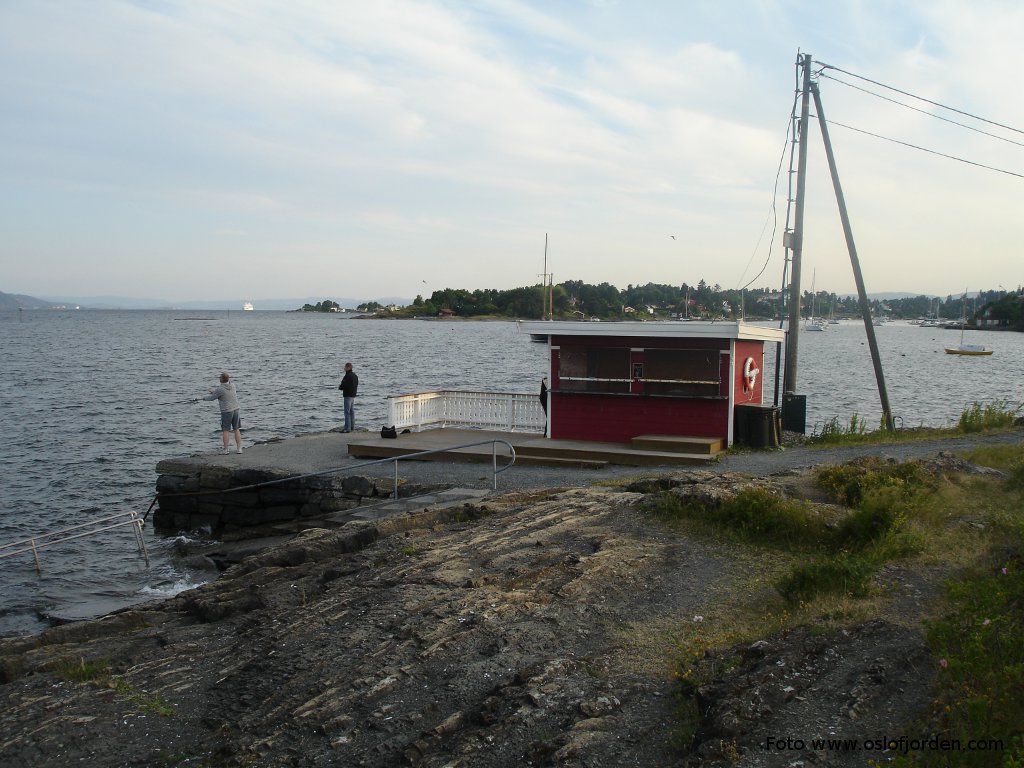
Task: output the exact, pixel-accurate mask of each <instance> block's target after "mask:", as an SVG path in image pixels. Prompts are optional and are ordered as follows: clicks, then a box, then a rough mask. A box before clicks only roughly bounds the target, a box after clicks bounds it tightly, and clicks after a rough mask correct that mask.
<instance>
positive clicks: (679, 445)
mask: <svg viewBox="0 0 1024 768" xmlns="http://www.w3.org/2000/svg"><path fill="white" fill-rule="evenodd" d="M630 445H632V446H633V448H634V449H636V450H638V451H657V452H667V453H692V454H699V455H707V456H714V455H715V454H716V453H719V452H720V451H721V450H722V447H723V446H722V439H721V438H720V437H685V436H683V435H637V436H636V437H634V438H633V439H632V440H630Z"/></svg>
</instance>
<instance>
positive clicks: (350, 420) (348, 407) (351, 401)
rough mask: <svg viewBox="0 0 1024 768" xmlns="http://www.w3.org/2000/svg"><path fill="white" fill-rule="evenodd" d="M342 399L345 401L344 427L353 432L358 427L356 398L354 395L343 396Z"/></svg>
mask: <svg viewBox="0 0 1024 768" xmlns="http://www.w3.org/2000/svg"><path fill="white" fill-rule="evenodd" d="M342 400H344V401H345V426H344V427H343V429H344V430H345V431H346V432H351V431H352V430H353V429H355V428H356V411H355V404H356V399H355V398H354V397H343V398H342Z"/></svg>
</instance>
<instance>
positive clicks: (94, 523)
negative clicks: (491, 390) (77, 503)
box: [0, 438, 516, 574]
mask: <svg viewBox="0 0 1024 768" xmlns="http://www.w3.org/2000/svg"><path fill="white" fill-rule="evenodd" d="M498 443H502V444H504V445H505V446H506V447H507V448H508V451H509V457H510V460H509V462H508V463H507V464H505V465H503V466H501V467H499V466H498V451H497V446H498ZM487 444H490V446H491V485H492V488H493V489H494V490H498V475H500V474H501V473H502V472H504V471H505V470H507V469H509V468H510V467H511V466H512V465H513V464H515V463H516V449H515V448H514V447H513V446H512V443H510V442H508V441H507V440H502V439H500V438H494V439H491V440H478V441H476V442H473V443H463V444H461V445H452V446H448V447H447V448H435V449H432V450H429V451H417V452H416V453H407V454H404V455H402V456H392V457H391V458H388V459H374V460H373V461H364V462H360V463H359V464H349V465H346V466H344V467H336V468H334V469H327V470H324V471H322V472H310V473H308V474H304V475H292V476H291V477H283V478H279V479H277V480H267V481H264V482H261V483H254V484H252V485H245V486H237V487H235V488H225V489H224V490H219V491H215V493H230V492H233V491H241V490H246V489H250V488H256V487H259V486H266V485H274V484H277V483H284V482H288V481H290V480H298V479H301V478H303V477H319V476H321V475H329V474H333V473H336V472H344V471H348V470H352V469H361V468H362V467H370V466H374V465H379V464H387V463H388V462H393V463H394V465H395V487H394V490H393V491H392V498H394V499H397V498H398V462H400V461H404V460H406V459H417V458H421V457H423V456H430V455H431V454H436V453H445V452H447V451H454V450H458V449H460V448H474V447H476V446H478V445H487ZM200 493H202V492H200ZM160 495H161V494H157V496H158V497H159V496H160ZM167 495H169V496H179V495H182V496H184V495H199V494H167ZM121 517H126V518H127V519H126V520H121V521H120V522H116V523H110V524H109V525H101V523H108V522H110V521H111V520H117V519H118V518H121ZM126 525H130V526H132V531H133V532H134V533H135V543H136V545H137V546H138V548H139V552H140V553H142V555H143V557H145V558H146V565H147V567H148V566H149V552H148V550H147V549H146V539H145V536H144V535H143V528H144V526H145V518H143V517H139V516H138V515H137V514H136V513H135V512H134V511H129V512H117V513H115V514H113V515H108V516H107V517H100V518H97V519H95V520H90V521H89V522H86V523H78V524H77V525H69V526H67V527H66V528H58V529H57V530H55V531H50V532H48V533H43V534H40V535H39V536H32V537H29V538H27V539H21V540H19V541H14V542H11V543H10V544H2V545H0V560H2V559H4V558H6V557H13V556H14V555H22V554H25V553H27V552H31V553H32V556H33V557H34V558H35V563H36V572H37V573H39V574H42V565H41V563H40V562H39V550H40V549H45V548H46V547H52V546H54V545H56V544H63V543H65V542H68V541H73V540H75V539H82V538H85V537H87V536H94V535H96V534H97V533H102V532H104V531H110V530H113V529H115V528H121V527H123V526H126ZM72 531H78V533H74V534H72V535H67V534H69V533H71V532H72ZM4 550H8V551H4Z"/></svg>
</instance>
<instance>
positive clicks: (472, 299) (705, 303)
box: [303, 280, 1024, 330]
mask: <svg viewBox="0 0 1024 768" xmlns="http://www.w3.org/2000/svg"><path fill="white" fill-rule="evenodd" d="M783 298H784V297H783V294H782V291H779V290H772V289H769V288H754V289H747V290H745V291H739V290H735V289H727V288H722V287H721V286H720V285H717V284H715V285H709V284H708V283H706V282H705V281H704V280H700V281H698V283H697V284H696V285H689V284H687V283H682V284H681V285H679V284H674V285H669V284H665V283H647V284H645V285H632V284H630V285H627V286H626V287H625V288H622V289H620V288H617V287H616V286H614V285H611V284H610V283H607V282H605V283H599V284H597V285H594V284H591V283H586V282H583V281H582V280H567V281H565V282H562V283H558V284H556V285H545V286H542V285H532V286H524V287H520V288H511V289H507V290H499V289H495V288H478V289H476V290H472V291H471V290H467V289H464V288H444V289H442V290H438V291H434V292H433V293H431V294H430V296H429V297H427V298H424V297H423V296H417V297H416V298H415V299H414V300H413V302H412V304H410V305H408V306H405V307H400V308H384V307H382V306H381V305H380V304H378V303H377V302H366V303H365V304H361V305H360V306H359V307H358V309H359V310H360V311H364V312H376V313H377V314H385V315H389V316H394V317H422V316H430V317H434V316H437V315H451V316H455V317H467V318H468V317H508V318H517V319H533V318H542V317H549V316H550V317H554V318H556V319H562V320H569V319H577V320H580V319H591V318H596V319H599V320H625V319H636V318H645V319H685V318H699V319H708V320H712V319H729V320H738V319H741V318H743V319H747V320H778V319H779V318H780V316H781V315H784V314H788V309H787V308H786V303H784V302H783ZM785 298H786V300H787V303H788V295H787V296H786V297H785ZM869 305H870V309H871V314H872V315H873V316H875V317H880V318H891V319H904V320H911V319H916V318H934V319H939V320H959V319H960V318H961V317H963V316H966V317H967V319H968V322H969V323H973V322H974V319H975V318H991V319H994V320H997V321H999V322H1000V324H1001V325H1004V326H1008V327H1011V328H1014V329H1016V330H1024V291H1022V290H1021V289H1019V288H1018V289H1017V290H1016V291H1009V292H1008V291H1005V290H1002V289H1000V290H983V291H980V292H979V293H978V294H977V296H971V297H964V296H963V295H958V296H954V295H952V294H950V295H948V296H946V297H945V298H942V297H934V296H925V295H920V296H914V297H906V298H898V299H885V300H882V299H872V300H870V301H869ZM801 306H802V316H804V317H806V316H808V315H809V314H811V312H812V307H813V313H814V314H815V315H816V316H819V317H835V318H857V317H860V316H861V311H860V306H859V301H858V299H857V297H856V296H840V295H838V294H836V293H834V292H829V291H816V292H814V293H812V292H810V291H804V292H803V294H802V298H801ZM339 309H340V308H339V307H338V305H337V304H336V303H335V302H332V301H330V300H326V299H325V300H324V301H322V302H318V303H317V304H315V305H310V304H307V305H305V306H304V307H303V310H305V311H311V312H330V311H335V312H336V311H338V310H339Z"/></svg>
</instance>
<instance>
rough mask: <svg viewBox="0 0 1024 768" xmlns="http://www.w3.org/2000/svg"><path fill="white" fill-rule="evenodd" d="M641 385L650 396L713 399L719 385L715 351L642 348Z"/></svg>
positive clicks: (717, 354) (719, 373) (719, 372)
mask: <svg viewBox="0 0 1024 768" xmlns="http://www.w3.org/2000/svg"><path fill="white" fill-rule="evenodd" d="M643 382H644V392H645V393H646V394H649V395H674V396H676V397H701V396H716V395H718V393H719V386H720V384H721V370H720V368H719V353H718V350H710V349H645V350H644V378H643Z"/></svg>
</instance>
